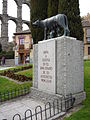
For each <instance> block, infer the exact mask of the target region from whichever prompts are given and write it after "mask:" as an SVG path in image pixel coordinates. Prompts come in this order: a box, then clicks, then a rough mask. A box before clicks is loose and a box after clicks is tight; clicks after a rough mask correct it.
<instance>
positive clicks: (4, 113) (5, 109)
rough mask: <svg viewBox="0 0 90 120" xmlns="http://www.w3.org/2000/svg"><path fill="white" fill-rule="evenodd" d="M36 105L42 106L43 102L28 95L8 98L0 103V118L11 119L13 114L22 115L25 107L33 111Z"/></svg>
mask: <svg viewBox="0 0 90 120" xmlns="http://www.w3.org/2000/svg"><path fill="white" fill-rule="evenodd" d="M38 105H40V106H42V108H44V104H43V103H41V102H40V101H35V100H33V99H31V98H29V97H25V98H19V99H16V100H10V101H8V102H5V103H3V104H0V120H3V119H5V120H12V118H13V116H14V115H15V114H17V113H19V114H20V115H21V116H22V117H24V113H25V111H26V110H27V109H31V110H32V112H33V113H34V111H35V107H36V106H38Z"/></svg>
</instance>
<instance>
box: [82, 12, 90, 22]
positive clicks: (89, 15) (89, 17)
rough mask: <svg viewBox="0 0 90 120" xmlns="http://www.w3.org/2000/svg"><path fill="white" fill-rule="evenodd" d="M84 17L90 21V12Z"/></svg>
mask: <svg viewBox="0 0 90 120" xmlns="http://www.w3.org/2000/svg"><path fill="white" fill-rule="evenodd" d="M82 18H83V19H84V20H87V21H89V22H90V13H88V14H87V15H86V16H83V17H82Z"/></svg>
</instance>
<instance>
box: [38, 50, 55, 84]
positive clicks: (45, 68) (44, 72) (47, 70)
mask: <svg viewBox="0 0 90 120" xmlns="http://www.w3.org/2000/svg"><path fill="white" fill-rule="evenodd" d="M52 70H53V67H52V66H51V65H50V57H49V51H43V58H42V65H41V66H40V71H41V75H40V78H41V81H42V82H47V83H51V82H52V79H53V78H52V74H51V71H52Z"/></svg>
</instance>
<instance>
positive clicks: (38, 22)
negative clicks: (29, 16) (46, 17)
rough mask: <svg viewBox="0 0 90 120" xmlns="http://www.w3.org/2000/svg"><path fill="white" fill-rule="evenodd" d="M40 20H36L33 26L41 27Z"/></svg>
mask: <svg viewBox="0 0 90 120" xmlns="http://www.w3.org/2000/svg"><path fill="white" fill-rule="evenodd" d="M39 24H40V20H36V21H35V22H33V23H32V25H33V26H35V27H39Z"/></svg>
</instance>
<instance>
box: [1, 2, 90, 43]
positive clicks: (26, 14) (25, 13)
mask: <svg viewBox="0 0 90 120" xmlns="http://www.w3.org/2000/svg"><path fill="white" fill-rule="evenodd" d="M7 1H8V14H9V15H10V16H13V17H17V5H16V3H15V2H14V0H7ZM79 5H80V6H79V8H80V15H81V16H85V15H87V13H90V0H79ZM1 13H2V0H0V14H1ZM22 19H25V20H30V9H29V7H28V6H27V5H25V4H24V5H23V6H22ZM0 24H1V21H0ZM8 24H9V27H8V31H9V34H8V36H9V42H10V41H12V40H13V39H12V36H13V33H15V29H16V25H15V23H14V22H12V21H9V22H8ZM26 29H28V26H27V25H25V24H24V25H23V30H26ZM0 31H1V27H0ZM0 33H1V32H0Z"/></svg>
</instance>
